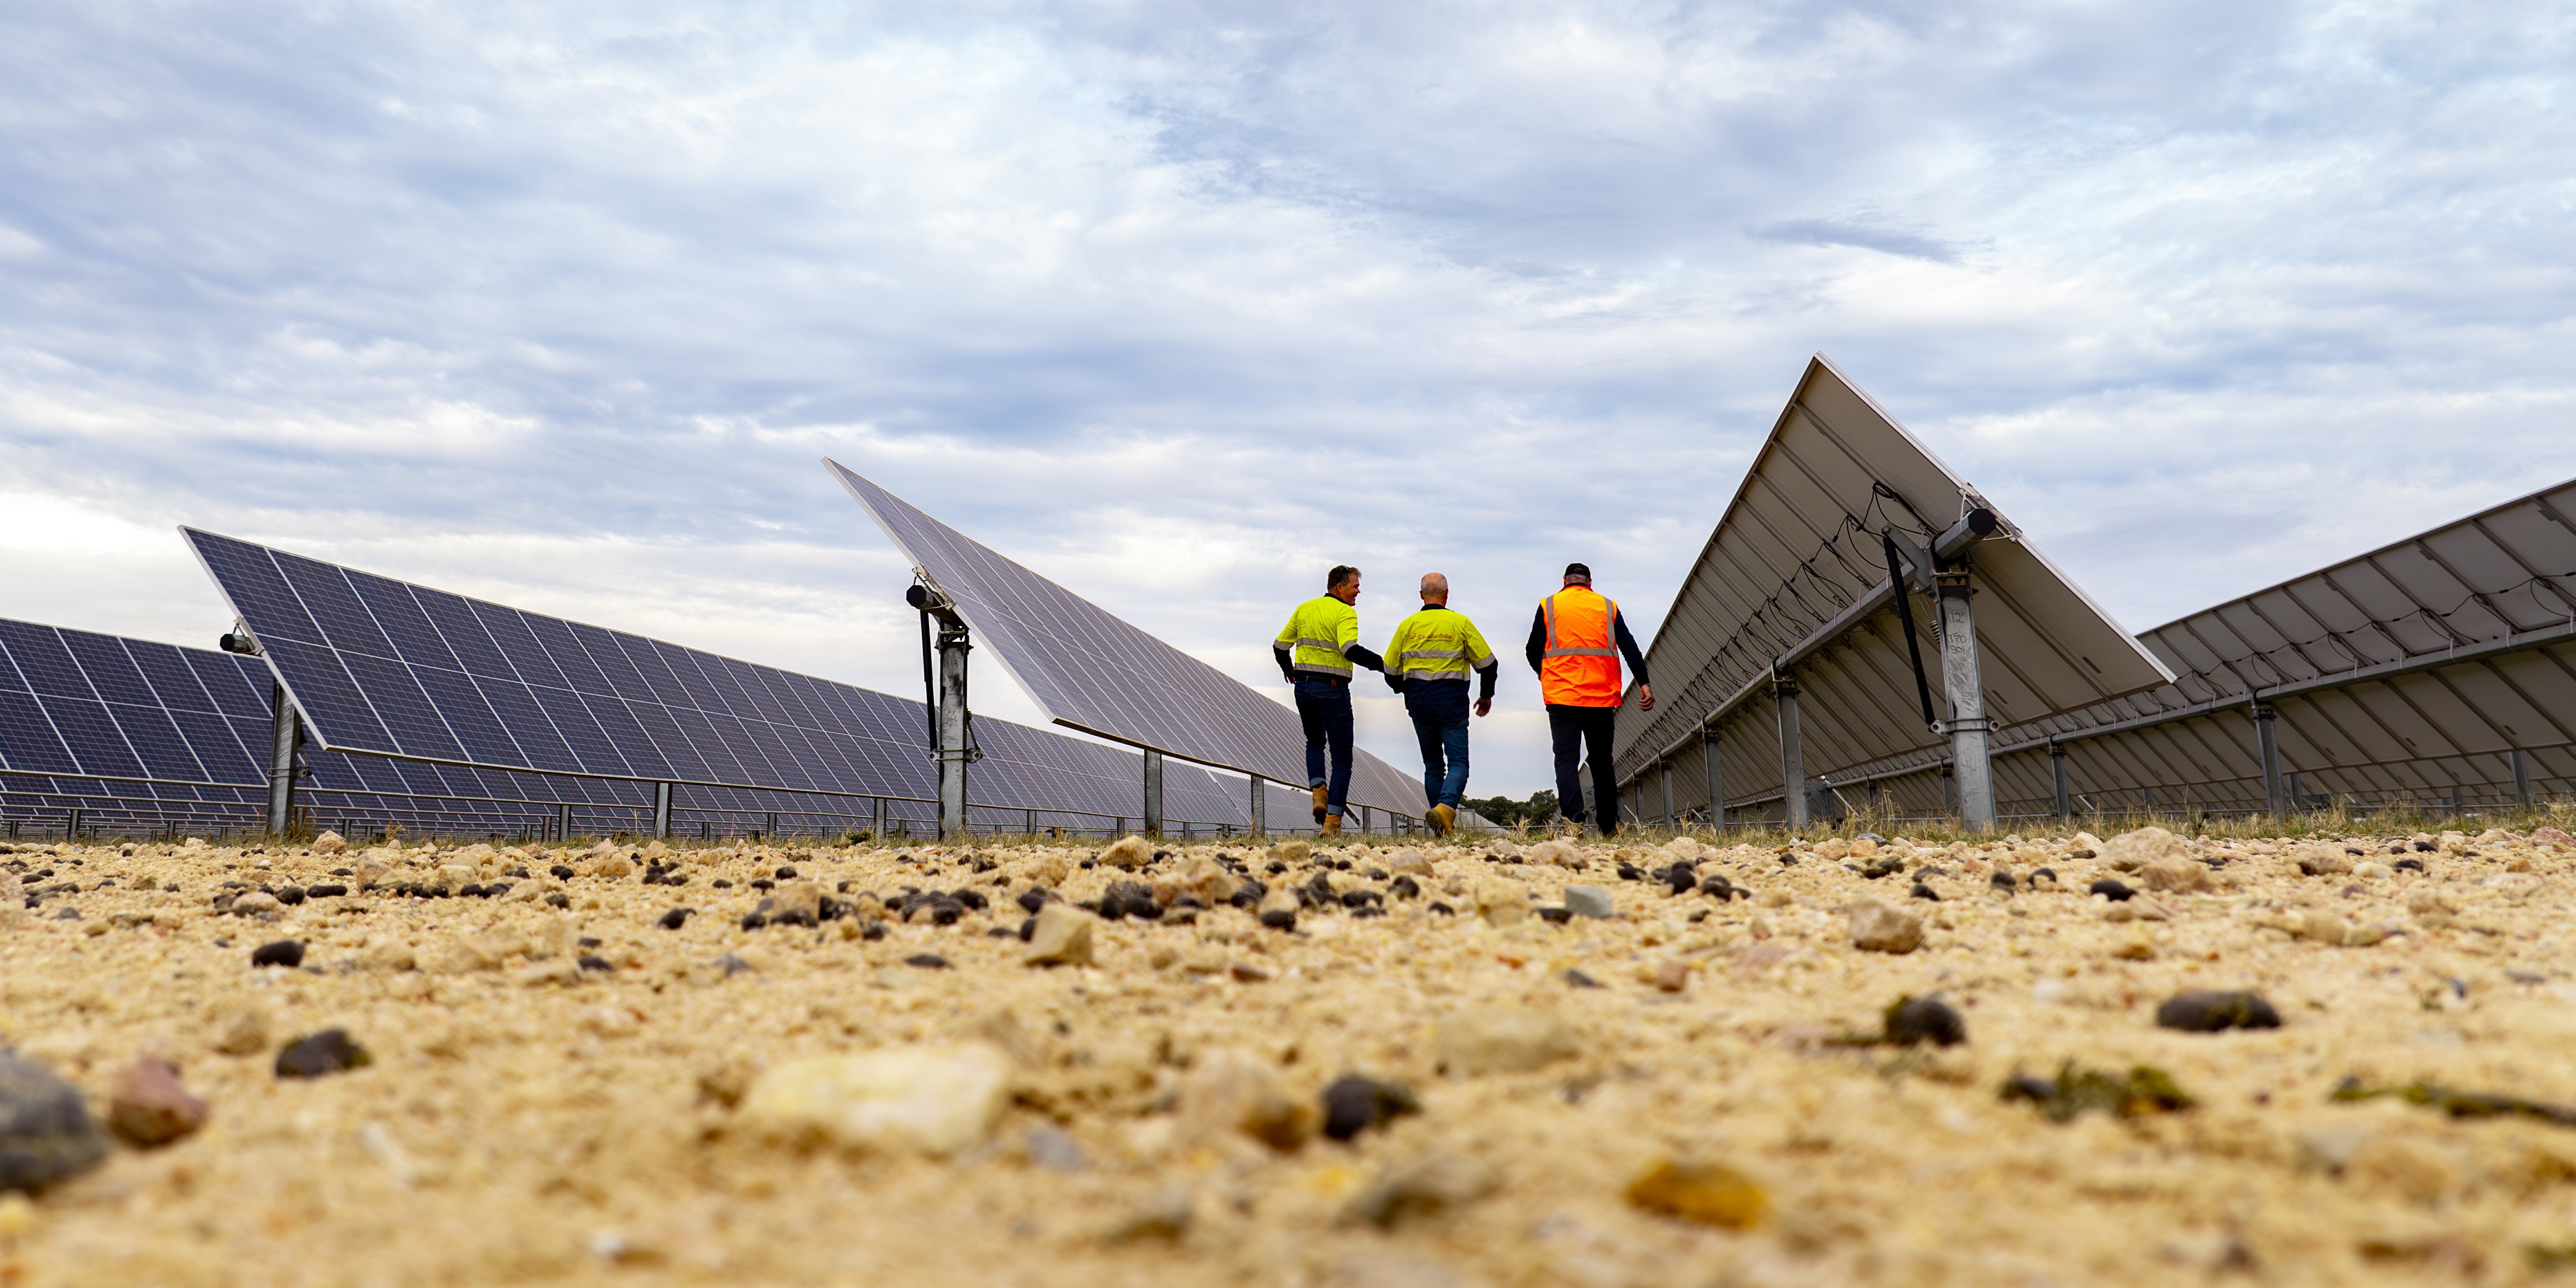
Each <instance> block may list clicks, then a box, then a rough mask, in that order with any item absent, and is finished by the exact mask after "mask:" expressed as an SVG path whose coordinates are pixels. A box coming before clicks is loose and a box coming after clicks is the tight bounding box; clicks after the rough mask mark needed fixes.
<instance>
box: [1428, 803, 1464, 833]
mask: <svg viewBox="0 0 2576 1288" xmlns="http://www.w3.org/2000/svg"><path fill="white" fill-rule="evenodd" d="M1457 830H1458V811H1457V810H1456V809H1455V808H1453V807H1451V806H1447V805H1434V806H1432V807H1431V834H1432V835H1433V836H1447V835H1449V834H1450V833H1451V832H1455V831H1457Z"/></svg>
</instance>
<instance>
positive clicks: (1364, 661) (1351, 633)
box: [1333, 613, 1386, 675]
mask: <svg viewBox="0 0 2576 1288" xmlns="http://www.w3.org/2000/svg"><path fill="white" fill-rule="evenodd" d="M1333 634H1335V635H1337V636H1339V637H1340V643H1341V646H1342V656H1343V657H1346V658H1349V659H1350V660H1351V661H1352V662H1353V663H1354V664H1356V665H1359V666H1365V667H1367V668H1368V669H1370V670H1372V671H1375V672H1377V673H1378V674H1380V675H1384V674H1386V659H1385V658H1382V657H1379V656H1378V655H1377V654H1375V653H1372V652H1370V651H1369V648H1368V645H1366V644H1362V643H1360V615H1359V614H1358V613H1344V614H1343V615H1342V621H1341V627H1340V629H1338V630H1336V631H1334V632H1333Z"/></svg>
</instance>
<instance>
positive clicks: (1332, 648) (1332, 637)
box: [1274, 595, 1360, 680]
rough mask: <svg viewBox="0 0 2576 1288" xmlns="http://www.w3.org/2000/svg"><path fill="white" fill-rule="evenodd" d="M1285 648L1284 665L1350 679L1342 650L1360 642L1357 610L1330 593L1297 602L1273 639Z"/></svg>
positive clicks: (1348, 665) (1349, 665)
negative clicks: (1285, 622) (1293, 610)
mask: <svg viewBox="0 0 2576 1288" xmlns="http://www.w3.org/2000/svg"><path fill="white" fill-rule="evenodd" d="M1274 642H1275V643H1277V644H1279V645H1280V646H1282V647H1285V648H1287V649H1288V650H1289V656H1288V664H1289V666H1290V667H1292V668H1294V669H1296V670H1299V671H1307V672H1312V673H1313V674H1316V675H1331V676H1338V677H1340V678H1342V679H1345V680H1347V679H1349V678H1351V662H1350V659H1349V658H1348V657H1346V656H1344V651H1345V650H1347V649H1349V648H1350V647H1351V646H1352V645H1354V644H1357V643H1359V642H1360V610H1358V609H1356V608H1353V607H1351V606H1350V605H1348V604H1345V603H1343V602H1342V601H1340V600H1338V599H1335V598H1333V597H1332V596H1330V595H1318V596H1316V597H1315V598H1313V599H1310V600H1307V601H1306V602H1305V603H1302V604H1299V605H1297V611H1296V612H1293V613H1290V614H1289V615H1288V624H1287V625H1285V626H1282V627H1280V628H1279V637H1278V639H1277V640H1275V641H1274Z"/></svg>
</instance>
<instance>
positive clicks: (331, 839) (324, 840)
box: [313, 832, 349, 854]
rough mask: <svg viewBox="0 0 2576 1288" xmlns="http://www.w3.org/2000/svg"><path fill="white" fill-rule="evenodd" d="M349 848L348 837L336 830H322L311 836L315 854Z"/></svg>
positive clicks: (331, 852)
mask: <svg viewBox="0 0 2576 1288" xmlns="http://www.w3.org/2000/svg"><path fill="white" fill-rule="evenodd" d="M348 848H349V839H348V838H347V837H344V836H342V835H340V834H339V833H337V832H324V833H323V834H322V835H320V836H317V837H314V838H313V852H314V853H315V854H338V853H340V852H341V851H342V850H346V849H348Z"/></svg>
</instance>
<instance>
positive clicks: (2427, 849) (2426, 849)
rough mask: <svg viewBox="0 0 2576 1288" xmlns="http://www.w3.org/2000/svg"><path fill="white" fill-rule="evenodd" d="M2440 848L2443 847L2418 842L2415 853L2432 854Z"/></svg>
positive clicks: (2429, 842)
mask: <svg viewBox="0 0 2576 1288" xmlns="http://www.w3.org/2000/svg"><path fill="white" fill-rule="evenodd" d="M2440 848H2442V847H2440V846H2438V845H2435V844H2433V843H2432V842H2431V841H2417V842H2416V843H2415V852H2416V853H2418V854H2431V853H2432V852H2433V851H2435V850H2438V849H2440Z"/></svg>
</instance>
